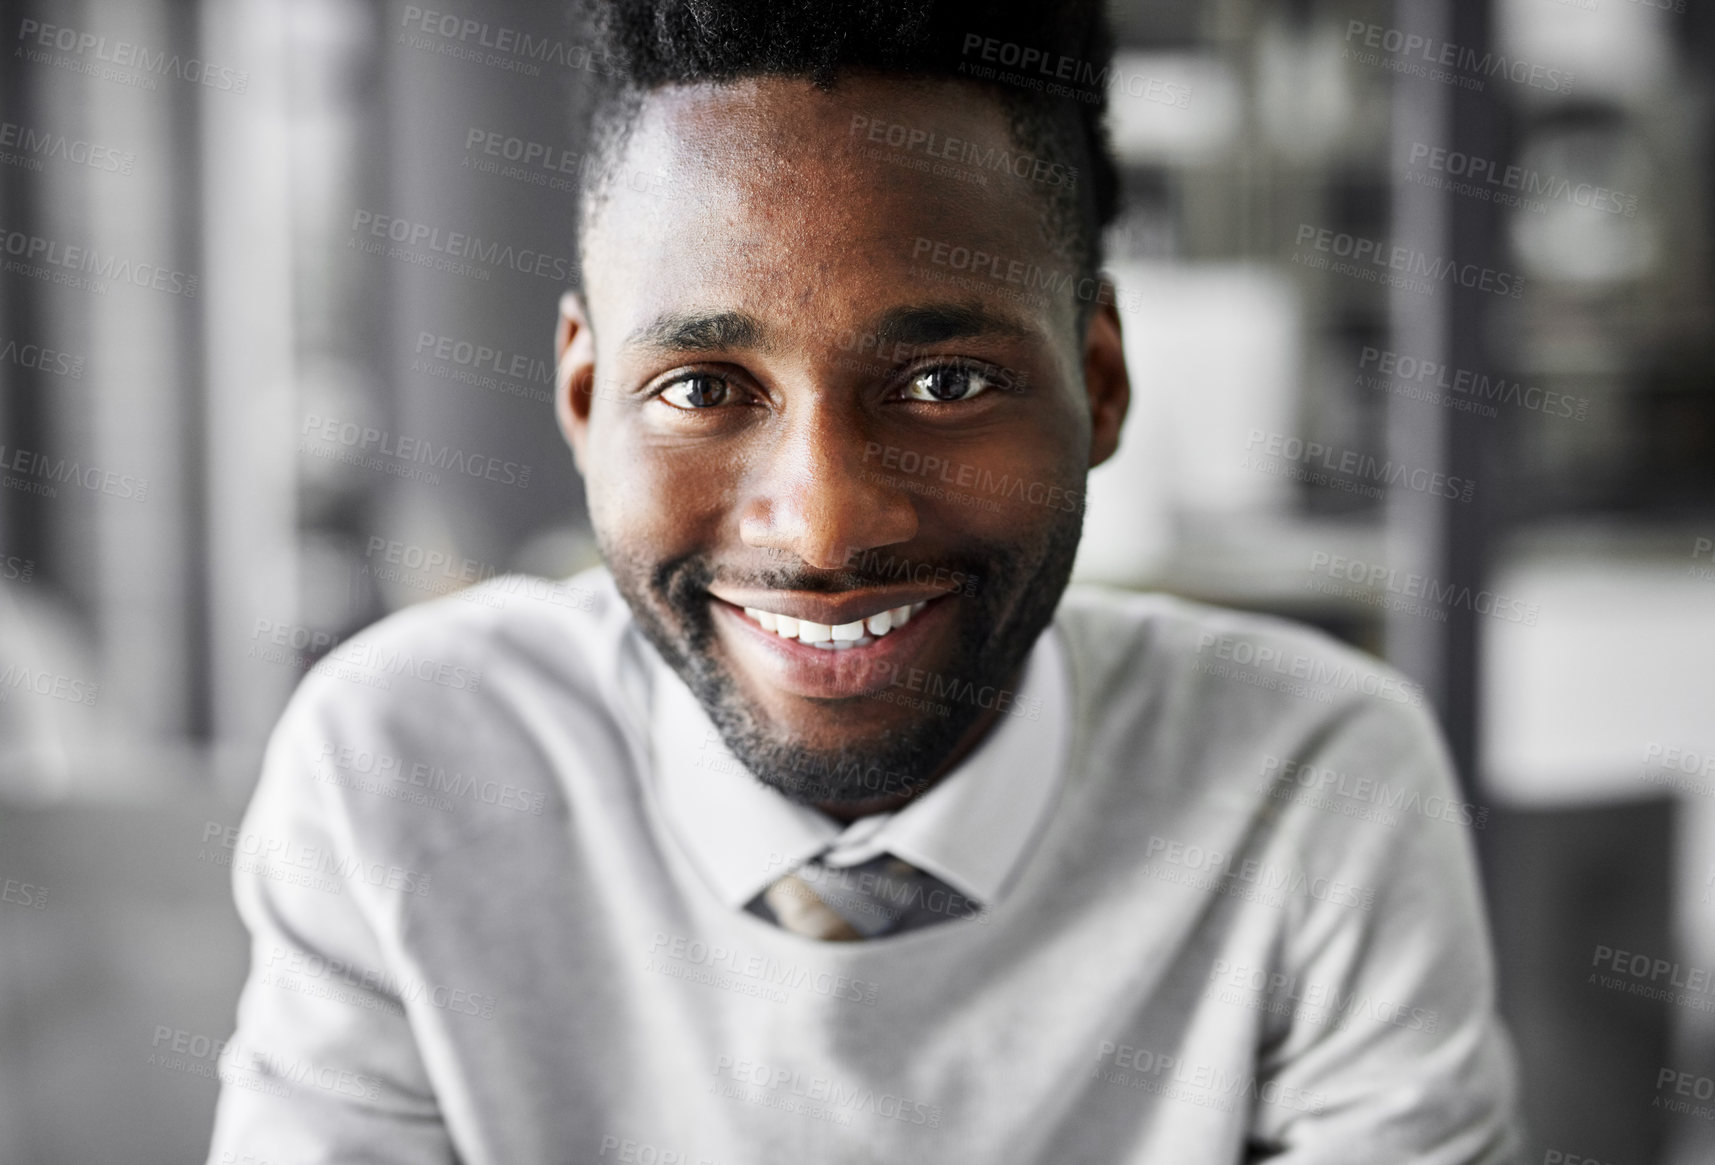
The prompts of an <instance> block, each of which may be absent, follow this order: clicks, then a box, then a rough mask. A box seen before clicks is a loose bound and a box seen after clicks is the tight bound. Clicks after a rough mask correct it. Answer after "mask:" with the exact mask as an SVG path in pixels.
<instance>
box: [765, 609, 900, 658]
mask: <svg viewBox="0 0 1715 1165" xmlns="http://www.w3.org/2000/svg"><path fill="white" fill-rule="evenodd" d="M925 605H926V604H925V603H907V604H905V605H904V606H900V607H889V608H887V609H886V610H882V611H877V612H876V613H875V614H873V615H869V616H866V617H865V618H862V619H854V620H852V621H851V622H849V623H832V624H830V623H816V622H813V621H812V620H809V619H798V618H794V617H793V616H791V615H783V614H780V613H779V612H776V611H765V610H763V609H762V608H761V607H745V608H743V610H744V613H745V616H746V617H747V618H749V619H750V620H751V621H752V622H753V623H755V624H757V625H758V626H759V627H761V628H762V629H763V630H764V631H772V632H774V633H775V634H776V635H778V636H780V638H782V639H796V640H797V641H798V642H800V643H808V644H809V645H810V646H812V647H820V648H822V649H823V650H825V651H840V650H844V649H847V648H852V647H868V646H869V645H870V644H872V643H874V642H875V641H876V640H877V639H880V638H881V637H882V636H884V635H886V634H887V633H888V632H890V631H892V630H893V629H894V628H895V627H903V626H905V625H906V624H907V623H909V622H911V617H912V616H913V615H915V614H917V612H919V611H921V610H922V609H923V608H924V606H925Z"/></svg>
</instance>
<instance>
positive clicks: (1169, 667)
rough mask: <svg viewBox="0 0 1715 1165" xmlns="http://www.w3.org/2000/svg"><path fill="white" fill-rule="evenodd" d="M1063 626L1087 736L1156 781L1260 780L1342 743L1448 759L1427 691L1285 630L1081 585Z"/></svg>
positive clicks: (1348, 651)
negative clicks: (1147, 764) (1141, 766)
mask: <svg viewBox="0 0 1715 1165" xmlns="http://www.w3.org/2000/svg"><path fill="white" fill-rule="evenodd" d="M1056 625H1057V626H1058V627H1059V629H1060V631H1061V634H1062V636H1063V637H1064V642H1065V644H1066V651H1067V658H1068V661H1069V667H1070V673H1071V676H1072V679H1073V684H1074V688H1075V690H1076V694H1077V700H1076V702H1077V705H1078V707H1079V709H1080V712H1081V715H1082V717H1083V720H1084V728H1085V735H1086V738H1087V739H1089V740H1090V742H1091V744H1092V745H1093V746H1094V747H1095V748H1096V749H1097V752H1098V753H1099V754H1101V755H1108V756H1115V757H1121V756H1130V757H1138V758H1142V757H1145V756H1148V757H1151V758H1153V759H1154V760H1155V762H1156V764H1157V767H1158V772H1157V774H1156V781H1157V782H1159V781H1168V782H1169V783H1173V781H1172V778H1171V777H1170V776H1169V774H1172V773H1177V774H1180V776H1181V779H1183V780H1184V781H1186V782H1191V781H1197V782H1207V781H1211V780H1213V781H1215V782H1217V783H1218V782H1219V781H1221V780H1225V779H1231V778H1232V776H1233V775H1234V774H1237V773H1249V774H1250V775H1251V776H1252V777H1254V778H1256V779H1257V780H1262V779H1264V771H1265V770H1266V769H1267V768H1268V766H1270V765H1271V764H1275V765H1278V764H1283V763H1285V762H1284V761H1281V760H1280V759H1279V758H1283V757H1286V758H1291V757H1304V756H1307V755H1311V754H1315V753H1321V752H1323V751H1325V750H1326V749H1327V748H1328V747H1329V746H1330V745H1334V744H1337V743H1338V744H1345V745H1347V746H1352V747H1355V748H1357V750H1358V751H1360V752H1362V753H1364V754H1365V758H1366V760H1367V761H1373V762H1381V761H1382V760H1383V757H1382V756H1378V755H1377V753H1378V752H1380V753H1383V754H1387V753H1394V752H1395V751H1396V749H1399V748H1402V747H1403V748H1404V749H1406V750H1407V751H1408V752H1410V753H1412V754H1415V755H1417V756H1424V755H1426V754H1427V755H1429V756H1430V757H1431V758H1432V759H1433V757H1434V754H1435V753H1436V752H1437V751H1438V750H1439V749H1440V743H1439V735H1438V732H1437V730H1436V728H1435V727H1434V723H1433V720H1432V719H1431V717H1430V716H1429V714H1428V711H1427V709H1426V707H1425V699H1424V693H1423V690H1422V688H1421V687H1420V686H1419V685H1417V684H1415V683H1414V682H1412V681H1411V680H1409V679H1407V678H1406V677H1405V676H1403V675H1401V674H1400V673H1399V672H1398V671H1396V670H1395V669H1393V668H1391V667H1389V666H1388V665H1387V664H1385V663H1383V662H1381V661H1380V660H1378V659H1376V658H1374V657H1373V656H1370V655H1367V654H1365V653H1364V652H1362V651H1359V650H1357V649H1355V648H1352V647H1350V646H1347V645H1346V644H1344V643H1341V642H1340V641H1338V640H1336V639H1334V638H1333V637H1332V636H1330V635H1327V634H1325V633H1324V632H1322V631H1319V630H1317V629H1315V628H1312V627H1308V626H1305V625H1302V624H1299V623H1295V622H1293V621H1291V620H1288V619H1282V618H1277V617H1274V616H1266V615H1258V614H1253V613H1248V612H1242V611H1233V610H1227V609H1224V608H1220V607H1214V606H1209V605H1206V604H1202V603H1196V602H1191V601H1189V600H1185V599H1180V598H1176V597H1173V596H1170V595H1161V594H1136V593H1128V592H1121V591H1116V590H1110V589H1105V588H1091V587H1083V586H1080V587H1074V588H1072V589H1070V590H1068V592H1067V595H1066V598H1065V599H1064V600H1063V601H1062V604H1061V607H1060V611H1059V612H1058V614H1057V616H1056ZM1394 759H1398V758H1397V757H1396V758H1394ZM1246 783H1247V784H1249V785H1251V787H1252V788H1254V787H1255V786H1254V784H1252V783H1251V782H1250V781H1247V782H1246ZM1157 787H1158V788H1159V787H1160V785H1159V784H1157Z"/></svg>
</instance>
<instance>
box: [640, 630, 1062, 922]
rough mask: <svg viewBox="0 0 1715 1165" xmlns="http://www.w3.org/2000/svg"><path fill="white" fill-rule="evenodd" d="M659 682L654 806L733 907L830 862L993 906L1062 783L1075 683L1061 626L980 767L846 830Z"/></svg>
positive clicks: (671, 682)
mask: <svg viewBox="0 0 1715 1165" xmlns="http://www.w3.org/2000/svg"><path fill="white" fill-rule="evenodd" d="M655 673H656V674H655V682H654V684H653V689H654V699H653V708H652V711H651V724H650V736H651V740H652V744H653V748H654V753H655V764H654V771H653V773H652V774H651V778H650V779H651V781H652V782H653V784H654V789H655V794H656V796H657V798H658V799H659V801H660V803H661V806H662V809H663V812H664V814H665V816H666V818H667V822H668V827H669V829H670V830H671V831H672V833H673V835H674V837H675V838H676V840H677V841H678V842H679V844H680V845H681V847H682V848H683V849H684V850H685V851H686V852H687V853H688V854H689V855H690V857H691V859H692V861H693V863H694V864H695V865H696V867H697V868H698V870H699V871H700V872H701V874H702V875H703V877H704V879H705V880H706V881H707V882H708V883H709V885H710V886H711V887H712V888H713V889H714V891H715V893H716V894H718V895H719V896H720V898H721V899H722V901H724V902H726V903H727V904H728V905H729V906H732V907H734V908H735V909H739V908H742V907H743V906H744V905H745V903H747V902H749V901H750V900H751V899H752V898H754V897H755V896H756V895H757V894H758V893H759V892H761V891H762V890H763V889H764V888H765V887H767V886H768V885H769V884H770V883H771V882H773V881H774V880H775V879H776V878H778V877H780V876H781V875H782V874H784V873H786V872H787V871H789V870H791V869H794V868H795V867H797V866H799V865H801V864H803V863H804V862H805V861H807V860H809V859H810V858H812V857H815V856H817V855H818V854H822V853H823V852H824V851H827V852H826V856H825V858H824V860H825V861H826V862H827V864H829V865H831V866H849V865H854V864H856V863H858V862H861V861H865V860H867V859H868V858H871V857H874V856H875V855H876V854H879V853H881V852H883V851H885V852H887V853H891V854H895V855H897V856H899V857H901V858H904V859H905V860H906V861H908V862H911V863H912V864H913V865H916V866H918V867H919V868H921V869H924V870H927V871H928V872H930V873H931V874H934V875H935V876H936V877H938V878H940V879H941V880H942V881H944V882H947V883H948V884H949V885H951V886H952V887H953V888H954V889H956V890H958V891H960V892H961V893H963V894H965V895H966V896H968V897H970V898H973V899H975V900H976V901H978V902H981V903H983V904H985V905H989V906H992V905H993V904H994V903H996V902H997V901H999V899H1000V896H1001V894H1002V893H1003V892H1004V891H1005V889H1006V887H1007V885H1008V884H1009V882H1010V881H1011V879H1012V877H1013V875H1014V874H1015V873H1016V872H1017V871H1018V869H1019V868H1020V867H1021V865H1022V863H1023V859H1024V857H1025V855H1026V854H1027V853H1028V852H1029V851H1030V848H1031V846H1032V845H1033V843H1034V842H1035V840H1036V837H1037V836H1038V834H1039V833H1040V831H1041V827H1042V826H1043V825H1044V824H1045V823H1046V821H1047V819H1048V816H1049V814H1050V813H1051V812H1052V810H1053V806H1054V803H1055V800H1056V798H1057V795H1058V792H1059V787H1060V783H1061V781H1062V779H1063V775H1064V770H1065V764H1066V744H1067V740H1068V737H1069V734H1070V732H1069V730H1070V714H1069V712H1070V709H1069V702H1070V687H1071V685H1070V681H1069V679H1068V677H1067V672H1066V660H1065V654H1064V648H1063V646H1062V645H1061V643H1060V638H1059V633H1058V632H1057V631H1056V630H1055V628H1054V627H1053V626H1052V625H1050V626H1049V628H1048V629H1047V630H1046V631H1044V632H1043V633H1042V635H1041V636H1040V637H1039V638H1038V639H1037V641H1036V644H1035V646H1034V647H1033V648H1032V649H1031V652H1030V655H1029V656H1028V657H1027V659H1026V661H1025V666H1024V669H1023V672H1022V674H1021V675H1020V677H1019V684H1018V691H1017V693H1016V696H1015V698H1013V699H1012V700H1011V701H1010V702H1009V704H1008V706H1007V710H1006V711H1004V712H1003V713H1002V714H1001V715H1000V717H999V718H998V719H997V720H996V722H995V724H994V726H993V727H992V728H991V729H990V730H989V733H988V735H987V736H985V737H984V738H983V740H982V741H981V742H980V743H979V744H978V745H977V747H976V748H975V749H973V750H972V752H971V753H970V755H969V756H967V757H966V758H965V759H964V760H963V761H961V762H960V763H959V765H958V766H957V767H956V768H955V769H954V770H953V771H952V772H950V773H948V774H947V776H946V777H944V778H943V779H942V780H941V781H940V782H939V783H937V784H936V785H935V787H934V788H932V789H930V790H929V791H928V792H927V793H925V794H923V795H922V796H921V797H919V798H917V799H916V800H915V801H913V802H911V803H910V804H909V805H907V806H905V807H904V808H903V809H900V810H898V811H896V812H893V813H878V814H874V815H872V816H869V817H860V818H858V819H857V820H856V821H853V822H852V823H851V824H849V825H846V826H841V825H840V823H838V822H837V821H834V820H832V819H831V818H829V817H827V816H826V815H824V814H822V813H820V812H818V811H817V810H815V809H812V808H809V807H808V806H804V805H797V804H794V803H793V802H791V801H789V800H787V799H786V798H785V797H784V796H782V795H781V794H780V793H777V792H776V791H775V790H773V789H771V788H769V787H768V786H766V785H764V784H762V783H761V782H760V781H757V780H756V779H755V778H754V777H752V776H751V775H750V772H749V770H747V769H746V768H745V767H744V766H743V765H742V764H740V763H739V761H738V760H737V758H735V757H734V756H733V755H732V753H731V752H729V751H728V750H727V747H726V745H725V744H724V743H723V742H722V740H721V738H720V733H719V732H717V731H716V729H715V727H714V725H713V724H712V723H710V721H709V718H708V715H707V714H706V713H705V712H704V711H703V708H702V705H701V704H700V703H698V702H697V699H696V697H695V696H693V695H692V694H691V692H690V689H688V688H687V687H686V686H685V685H684V683H683V682H682V681H681V680H680V679H679V677H678V676H677V675H676V674H674V673H673V671H672V670H671V669H670V668H668V667H667V666H666V664H664V663H660V662H657V664H656V667H655ZM926 695H928V694H926ZM929 698H933V697H932V696H929Z"/></svg>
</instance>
